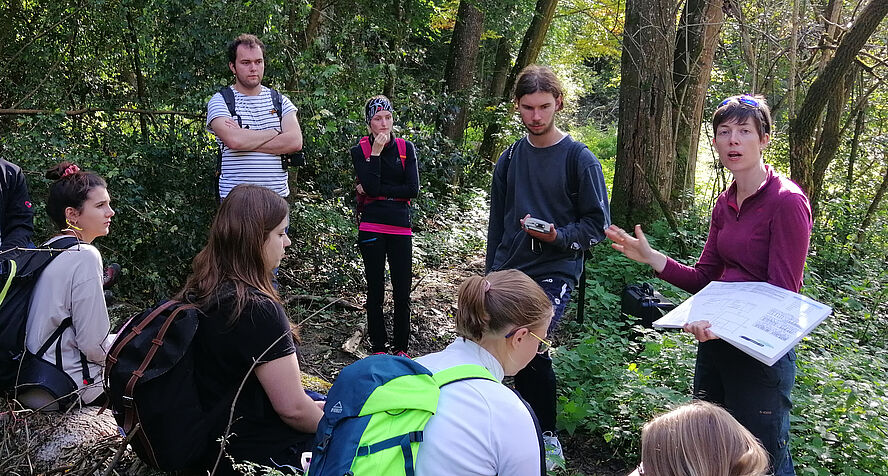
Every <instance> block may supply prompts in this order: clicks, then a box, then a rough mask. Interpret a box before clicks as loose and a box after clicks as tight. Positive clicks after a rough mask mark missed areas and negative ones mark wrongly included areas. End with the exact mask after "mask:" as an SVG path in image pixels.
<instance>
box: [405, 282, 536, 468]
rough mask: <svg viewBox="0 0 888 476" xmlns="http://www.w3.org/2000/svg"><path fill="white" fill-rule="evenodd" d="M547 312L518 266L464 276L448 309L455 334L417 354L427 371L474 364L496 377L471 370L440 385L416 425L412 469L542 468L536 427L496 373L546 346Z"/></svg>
mask: <svg viewBox="0 0 888 476" xmlns="http://www.w3.org/2000/svg"><path fill="white" fill-rule="evenodd" d="M552 313H553V312H552V302H551V301H549V298H548V296H546V293H545V292H543V290H542V288H540V286H539V285H538V284H537V283H536V282H534V281H533V280H532V279H530V278H529V277H528V276H527V275H526V274H524V273H523V272H521V271H518V270H515V269H509V270H504V271H496V272H493V273H490V274H488V275H487V276H485V277H481V276H472V277H470V278H468V279H466V280H465V281H463V283H462V284H461V285H460V287H459V295H458V298H457V309H456V316H455V319H456V333H457V335H459V337H457V339H456V341H455V342H453V343H452V344H450V345H449V346H447V348H446V349H444V350H443V351H441V352H437V353H434V354H429V355H425V356H422V357H419V358H417V359H416V361H417V362H419V363H420V364H422V365H423V366H425V367H426V368H428V369H429V370H431V371H432V372H440V371H442V370H445V369H449V368H451V367H455V366H458V365H464V364H474V365H480V366H482V367H484V368H486V369H487V370H488V371H489V372H490V374H491V375H492V376H493V377H494V378H495V379H496V380H498V381H496V382H495V381H491V380H487V379H480V378H474V379H468V380H459V381H456V382H453V383H450V384H447V385H445V386H443V387H441V396H440V397H439V398H438V408H437V410H436V412H435V415H434V416H432V418H431V419H430V420H429V422H428V424H426V426H425V428H424V430H423V443H422V447H421V450H420V452H419V455H418V456H417V459H416V475H417V476H438V475H441V476H443V475H452V474H459V475H465V476H468V475H477V476H482V475H496V474H508V475H511V476H539V475H540V474H545V467H544V466H543V465H544V463H545V458H544V457H543V455H542V448H541V439H540V438H541V435H540V434H539V433H538V431H539V427H538V425H536V424H535V421H534V417H533V416H532V414H531V412H530V410H529V407H527V406H526V404H525V403H524V402H522V401H521V398H520V397H519V396H518V394H517V393H515V392H513V391H512V390H510V389H509V388H508V387H506V386H505V385H503V384H501V383H499V380H502V378H503V377H504V376H506V375H515V373H517V372H518V371H519V370H521V369H523V368H524V367H525V366H526V365H527V364H528V363H529V362H530V361H531V359H533V358H534V357H535V356H536V355H537V354H538V353H542V352H545V351H546V350H548V348H549V342H548V341H547V340H546V332H547V330H548V329H549V323H550V322H551V320H552Z"/></svg>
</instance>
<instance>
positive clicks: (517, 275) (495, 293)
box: [456, 269, 552, 342]
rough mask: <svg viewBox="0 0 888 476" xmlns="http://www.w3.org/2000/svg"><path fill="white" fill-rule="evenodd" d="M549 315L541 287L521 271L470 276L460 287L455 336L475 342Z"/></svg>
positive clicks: (550, 308) (549, 303) (547, 303)
mask: <svg viewBox="0 0 888 476" xmlns="http://www.w3.org/2000/svg"><path fill="white" fill-rule="evenodd" d="M551 315H552V303H551V301H549V298H548V297H547V296H546V293H544V292H543V290H542V288H540V286H539V285H538V284H537V283H536V282H534V281H533V280H532V279H530V278H529V277H528V276H527V275H526V274H524V273H522V272H521V271H518V270H514V269H508V270H504V271H496V272H493V273H490V274H488V275H487V276H484V277H481V276H472V277H469V278H468V279H466V280H465V281H463V283H462V284H461V285H460V286H459V294H458V302H457V308H456V333H457V334H458V335H460V336H462V337H465V338H466V339H469V340H472V341H475V342H478V341H480V340H481V338H482V337H483V336H484V335H485V334H492V333H498V332H501V331H505V330H506V329H508V328H512V327H520V326H526V325H529V324H532V323H534V322H536V321H538V320H540V319H545V318H547V317H549V316H551Z"/></svg>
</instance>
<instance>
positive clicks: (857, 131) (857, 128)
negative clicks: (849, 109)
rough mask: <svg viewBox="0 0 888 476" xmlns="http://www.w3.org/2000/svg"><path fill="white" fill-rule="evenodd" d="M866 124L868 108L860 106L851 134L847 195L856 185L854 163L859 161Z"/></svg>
mask: <svg viewBox="0 0 888 476" xmlns="http://www.w3.org/2000/svg"><path fill="white" fill-rule="evenodd" d="M865 125H866V109H865V108H860V110H859V111H857V119H856V120H855V121H854V135H853V136H851V151H850V152H849V153H848V174H847V176H846V178H845V196H846V197H849V196H851V189H852V188H853V186H854V163H855V162H857V151H858V150H859V148H860V136H861V134H863V127H864V126H865Z"/></svg>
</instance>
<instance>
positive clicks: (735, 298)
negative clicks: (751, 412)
mask: <svg viewBox="0 0 888 476" xmlns="http://www.w3.org/2000/svg"><path fill="white" fill-rule="evenodd" d="M831 313H832V308H831V307H829V306H827V305H825V304H821V303H819V302H817V301H814V300H813V299H810V298H807V297H805V296H802V295H801V294H798V293H794V292H792V291H787V290H785V289H783V288H780V287H777V286H774V285H772V284H768V283H763V282H740V283H726V282H722V281H713V282H711V283H709V284H708V285H707V286H706V287H705V288H703V289H702V290H700V292H698V293H697V294H695V295H693V296H691V297H690V298H688V299H687V300H686V301H685V302H683V303H681V305H679V306H678V307H676V308H675V309H673V310H672V311H670V312H669V313H668V314H666V315H665V316H663V317H662V318H660V319H658V320H656V321H654V327H660V328H681V327H683V326H684V325H685V324H687V323H689V322H696V321H709V323H710V324H712V327H711V328H710V330H711V331H712V333H713V334H715V335H717V336H718V337H720V338H722V339H724V340H726V341H728V342H730V343H731V344H733V345H734V346H735V347H737V348H738V349H740V350H742V351H743V352H746V353H747V354H749V355H751V356H753V357H755V358H756V359H758V360H760V361H762V362H764V363H765V364H767V365H773V364H774V362H777V361H778V360H780V358H781V357H783V356H784V355H786V353H787V352H789V350H790V349H792V348H793V346H795V345H796V344H797V343H798V342H799V341H800V340H802V337H805V336H806V335H808V333H809V332H811V330H813V329H814V328H815V327H817V326H818V325H820V323H821V322H823V320H824V319H826V317H827V316H829V315H830V314H831Z"/></svg>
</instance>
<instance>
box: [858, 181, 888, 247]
mask: <svg viewBox="0 0 888 476" xmlns="http://www.w3.org/2000/svg"><path fill="white" fill-rule="evenodd" d="M886 190H888V167H886V168H885V172H884V176H883V177H882V183H881V184H880V185H879V189H878V190H876V196H875V197H873V201H872V203H870V206H869V207H868V208H867V209H866V214H864V215H863V221H861V222H860V227H859V228H858V229H857V237H856V238H855V239H854V244H855V248H856V247H859V246H860V245H861V244H862V243H863V240H864V239H866V229H867V228H869V226H870V224H872V222H873V217H874V216H875V215H876V210H878V209H879V205H881V203H882V197H884V196H885V191H886Z"/></svg>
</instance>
